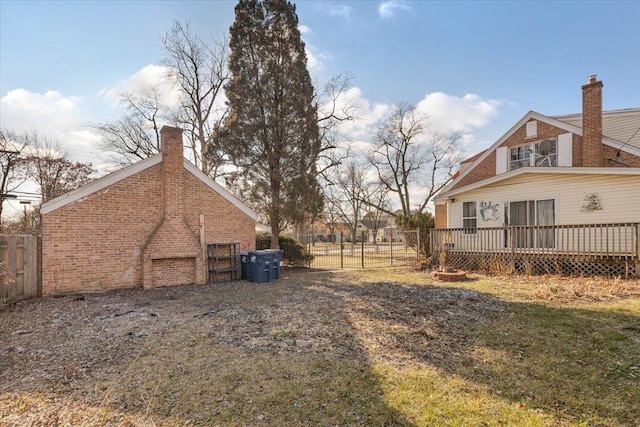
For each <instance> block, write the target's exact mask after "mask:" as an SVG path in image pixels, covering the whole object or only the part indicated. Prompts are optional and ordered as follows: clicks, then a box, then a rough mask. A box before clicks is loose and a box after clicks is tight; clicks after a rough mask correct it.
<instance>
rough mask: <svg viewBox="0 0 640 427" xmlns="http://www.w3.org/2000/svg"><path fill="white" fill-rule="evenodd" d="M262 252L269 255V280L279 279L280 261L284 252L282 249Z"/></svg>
mask: <svg viewBox="0 0 640 427" xmlns="http://www.w3.org/2000/svg"><path fill="white" fill-rule="evenodd" d="M263 252H267V253H268V254H269V258H270V260H271V272H270V275H269V277H270V278H271V280H275V279H279V278H280V265H281V264H280V262H281V261H282V255H283V254H284V251H283V250H282V249H265V250H264V251H263Z"/></svg>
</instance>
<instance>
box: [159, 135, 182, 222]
mask: <svg viewBox="0 0 640 427" xmlns="http://www.w3.org/2000/svg"><path fill="white" fill-rule="evenodd" d="M160 148H161V151H162V189H163V192H164V217H165V220H174V219H177V218H182V217H183V215H184V173H183V172H184V167H183V163H184V154H183V146H182V129H180V128H174V127H169V126H163V127H162V129H161V130H160Z"/></svg>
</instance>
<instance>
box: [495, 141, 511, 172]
mask: <svg viewBox="0 0 640 427" xmlns="http://www.w3.org/2000/svg"><path fill="white" fill-rule="evenodd" d="M508 150H509V147H498V148H497V149H496V175H500V174H501V173H505V172H506V171H507V160H508V153H509V151H508Z"/></svg>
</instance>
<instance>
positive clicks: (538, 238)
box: [431, 223, 640, 260]
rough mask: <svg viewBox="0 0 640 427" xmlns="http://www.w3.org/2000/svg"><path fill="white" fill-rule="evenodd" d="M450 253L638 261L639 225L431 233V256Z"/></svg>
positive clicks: (432, 231) (598, 225) (551, 226)
mask: <svg viewBox="0 0 640 427" xmlns="http://www.w3.org/2000/svg"><path fill="white" fill-rule="evenodd" d="M444 249H447V250H448V251H449V252H458V253H459V252H473V253H478V252H481V253H489V254H508V253H511V254H513V255H530V256H557V257H563V258H566V257H574V258H590V259H620V260H622V259H627V260H639V255H640V223H620V224H581V225H542V226H510V227H492V228H448V229H432V230H431V253H433V254H438V253H440V252H442V251H443V250H444Z"/></svg>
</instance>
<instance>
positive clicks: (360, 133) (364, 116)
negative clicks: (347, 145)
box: [324, 87, 393, 148]
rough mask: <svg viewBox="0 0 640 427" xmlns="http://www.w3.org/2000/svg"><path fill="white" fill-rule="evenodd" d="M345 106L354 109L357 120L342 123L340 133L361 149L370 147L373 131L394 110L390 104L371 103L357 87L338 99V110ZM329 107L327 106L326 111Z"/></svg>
mask: <svg viewBox="0 0 640 427" xmlns="http://www.w3.org/2000/svg"><path fill="white" fill-rule="evenodd" d="M345 106H352V107H354V113H355V115H356V116H357V119H356V120H353V121H345V122H342V123H340V132H341V133H343V134H344V135H345V136H346V138H347V140H348V141H350V142H351V143H352V144H354V145H356V146H359V147H360V148H366V147H368V145H369V140H370V139H371V135H372V134H373V131H374V130H375V129H376V127H377V126H378V125H379V124H380V121H381V120H383V119H384V118H385V117H387V116H388V115H389V114H390V112H391V111H392V109H393V106H392V105H390V104H384V103H373V102H371V101H370V100H368V99H367V98H365V97H364V96H363V95H362V91H361V90H360V88H357V87H352V88H350V89H349V90H347V91H346V92H345V93H343V94H342V95H341V96H340V97H339V98H338V110H340V108H341V107H345ZM328 107H329V106H328V105H325V106H324V109H325V110H326V109H327V108H328Z"/></svg>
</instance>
